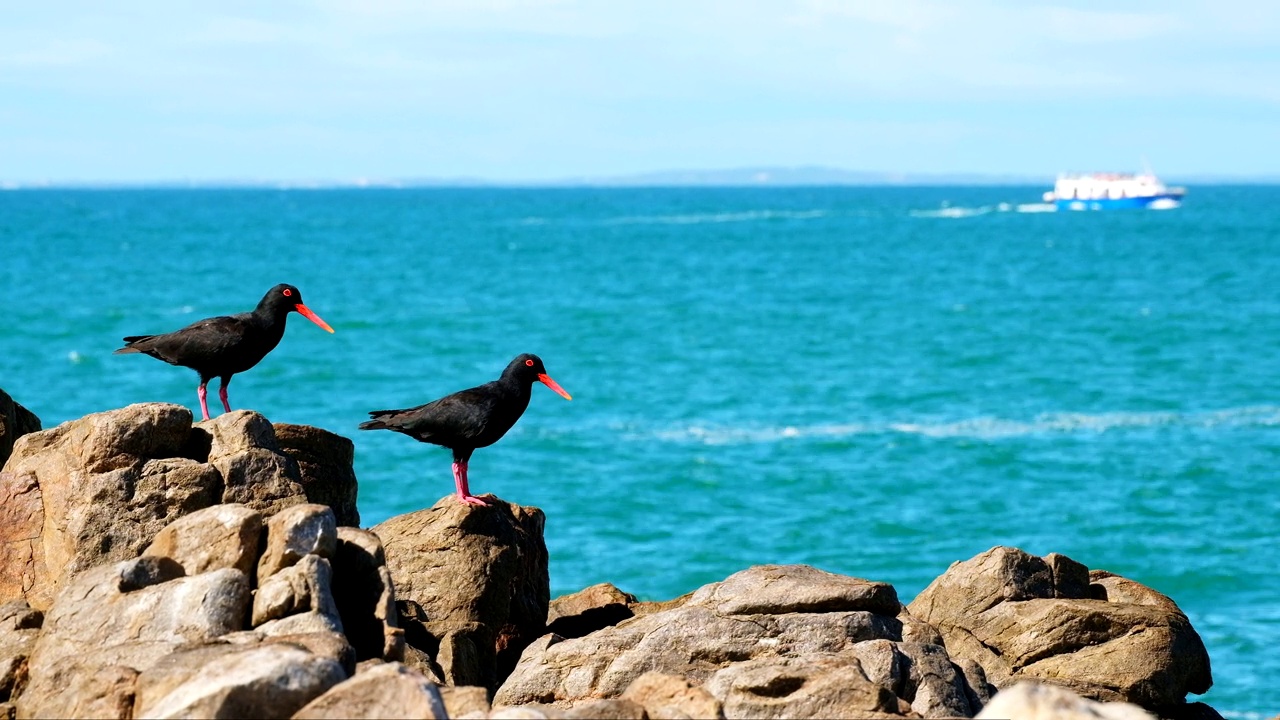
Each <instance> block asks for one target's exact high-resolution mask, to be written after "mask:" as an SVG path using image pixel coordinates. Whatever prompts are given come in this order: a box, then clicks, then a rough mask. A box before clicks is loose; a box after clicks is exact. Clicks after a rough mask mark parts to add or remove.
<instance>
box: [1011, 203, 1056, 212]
mask: <svg viewBox="0 0 1280 720" xmlns="http://www.w3.org/2000/svg"><path fill="white" fill-rule="evenodd" d="M1017 210H1018V212H1020V213H1044V212H1057V211H1058V207H1057V206H1056V205H1054V204H1053V203H1025V204H1023V205H1019V206H1018V207H1017Z"/></svg>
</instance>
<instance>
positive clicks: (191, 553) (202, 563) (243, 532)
mask: <svg viewBox="0 0 1280 720" xmlns="http://www.w3.org/2000/svg"><path fill="white" fill-rule="evenodd" d="M261 538H262V515H261V514H260V513H258V512H257V511H256V510H252V509H250V508H249V507H248V506H245V505H235V504H227V505H214V506H213V507H208V508H204V509H203V510H197V511H195V512H193V513H191V514H190V515H187V516H185V517H181V518H179V519H177V520H175V521H174V522H172V523H170V524H169V525H167V526H166V527H165V528H164V529H162V530H161V531H160V532H159V533H158V534H157V535H156V536H155V539H154V540H152V541H151V544H150V545H148V546H147V549H146V550H144V551H143V555H156V556H161V557H167V558H171V559H173V560H174V561H175V562H177V563H178V565H180V566H182V569H183V570H184V572H185V573H186V574H187V575H199V574H200V573H204V572H209V571H210V570H220V569H223V568H235V569H236V570H239V571H240V572H242V573H244V574H245V575H252V574H253V572H254V565H255V563H256V561H257V558H258V543H259V541H260V540H261Z"/></svg>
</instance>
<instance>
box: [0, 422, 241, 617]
mask: <svg viewBox="0 0 1280 720" xmlns="http://www.w3.org/2000/svg"><path fill="white" fill-rule="evenodd" d="M190 436H191V411H189V410H187V409H186V408H184V407H181V406H178V405H168V404H163V403H148V404H143V405H130V406H129V407H127V408H124V409H121V410H114V411H111V412H104V413H96V414H94V415H88V416H86V417H83V418H81V419H79V420H73V421H70V422H66V423H63V424H61V425H59V426H58V427H56V428H54V429H52V430H44V431H41V432H36V433H30V434H28V435H24V436H22V437H21V438H19V439H18V442H17V443H15V444H14V449H13V455H12V456H11V457H10V458H9V462H8V463H7V464H6V465H5V471H4V472H3V473H0V507H2V508H3V509H0V515H2V517H0V542H3V544H4V550H3V552H2V553H0V600H11V599H25V600H27V602H29V603H31V606H32V607H34V608H37V609H40V610H47V609H48V608H49V607H50V605H52V603H53V598H54V597H56V596H57V594H58V592H59V591H60V589H61V588H62V586H63V583H64V581H65V579H66V578H68V577H70V576H71V575H72V574H74V573H76V572H79V571H82V570H86V569H88V568H91V567H93V566H95V565H99V564H101V563H104V562H115V561H120V560H125V559H128V558H132V557H136V556H137V555H138V553H139V552H141V551H142V549H143V548H145V547H146V546H147V544H148V543H150V542H151V540H152V538H153V537H155V535H156V533H158V532H159V531H160V529H161V528H163V527H164V526H165V525H167V524H168V523H169V522H171V521H172V520H174V519H176V518H178V517H180V516H182V515H185V514H187V513H191V512H194V511H196V510H199V509H200V508H204V507H208V506H209V505H212V504H214V503H216V502H218V498H219V494H220V492H221V480H220V478H219V476H218V473H217V471H215V470H214V469H213V468H211V467H209V466H208V465H206V464H203V463H201V462H198V461H196V460H194V459H191V458H189V457H184V456H183V451H184V449H185V448H186V446H187V441H188V439H189V437H190Z"/></svg>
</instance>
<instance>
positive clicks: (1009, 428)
mask: <svg viewBox="0 0 1280 720" xmlns="http://www.w3.org/2000/svg"><path fill="white" fill-rule="evenodd" d="M1276 425H1280V406H1275V405H1257V406H1249V407H1239V408H1227V409H1224V410H1211V411H1205V412H1191V413H1179V412H1114V413H1071V412H1061V413H1044V414H1041V415H1038V416H1036V417H1034V418H1032V419H1030V420H1010V419H1005V418H998V417H992V416H979V417H974V418H966V419H962V420H955V421H941V422H919V423H914V422H880V423H833V424H820V425H802V426H796V425H783V426H766V427H755V428H752V427H724V426H708V425H702V424H698V425H690V426H686V427H679V428H672V429H668V430H661V431H658V432H657V433H656V435H657V437H658V439H660V440H664V441H668V442H689V443H699V444H704V445H744V444H752V443H770V442H785V441H788V440H795V439H839V438H847V437H855V436H861V435H892V434H899V435H919V436H923V437H931V438H967V439H973V440H1000V439H1005V438H1017V437H1034V436H1038V435H1070V434H1097V433H1104V432H1109V431H1113V430H1124V429H1133V428H1152V427H1181V428H1199V429H1212V428H1235V427H1271V426H1276Z"/></svg>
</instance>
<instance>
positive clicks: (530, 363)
mask: <svg viewBox="0 0 1280 720" xmlns="http://www.w3.org/2000/svg"><path fill="white" fill-rule="evenodd" d="M524 364H525V365H528V366H529V367H533V361H532V360H525V361H524Z"/></svg>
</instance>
